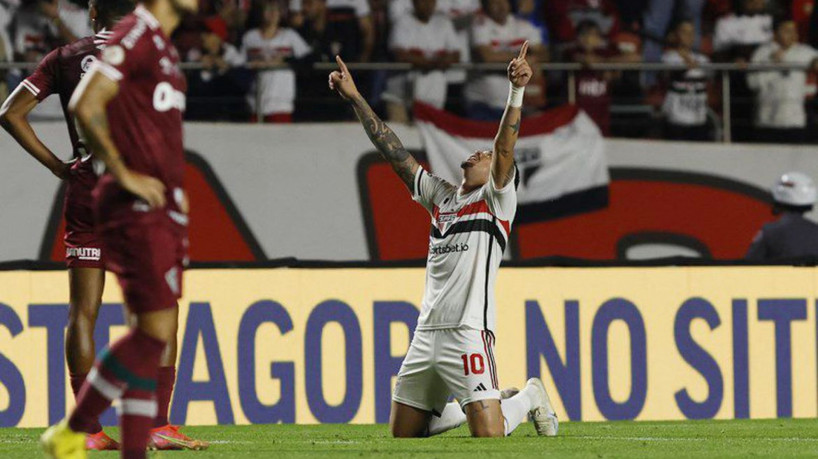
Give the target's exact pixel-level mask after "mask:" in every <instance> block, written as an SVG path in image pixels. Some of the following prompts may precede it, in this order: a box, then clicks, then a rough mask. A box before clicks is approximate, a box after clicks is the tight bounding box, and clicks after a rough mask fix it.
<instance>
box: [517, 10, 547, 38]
mask: <svg viewBox="0 0 818 459" xmlns="http://www.w3.org/2000/svg"><path fill="white" fill-rule="evenodd" d="M515 12H516V15H517V17H518V18H520V19H525V20H526V21H528V22H530V23H531V24H533V25H534V27H536V28H537V29H538V30H539V31H540V35H542V42H543V44H544V45H546V46H548V44H549V43H550V41H551V37H550V36H549V31H548V25H546V23H545V0H517V2H516V8H515Z"/></svg>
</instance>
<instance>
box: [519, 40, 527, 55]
mask: <svg viewBox="0 0 818 459" xmlns="http://www.w3.org/2000/svg"><path fill="white" fill-rule="evenodd" d="M526 54H528V40H526V41H525V43H523V47H522V48H520V55H519V56H518V58H519V59H525V55H526Z"/></svg>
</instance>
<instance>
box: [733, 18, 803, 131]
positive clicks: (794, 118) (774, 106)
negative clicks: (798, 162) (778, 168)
mask: <svg viewBox="0 0 818 459" xmlns="http://www.w3.org/2000/svg"><path fill="white" fill-rule="evenodd" d="M752 61H753V62H754V63H779V64H789V65H795V66H798V67H802V68H803V69H804V70H782V71H778V70H776V71H763V72H754V73H750V74H749V75H748V77H747V82H748V85H749V87H750V89H752V90H753V91H755V94H756V112H755V128H756V129H755V139H756V140H757V141H761V142H775V143H803V142H804V141H806V138H807V131H806V126H807V114H806V109H805V107H804V103H805V99H806V96H807V95H808V90H809V86H808V85H807V74H806V70H810V71H818V51H816V50H815V49H814V48H812V47H810V46H808V45H804V44H801V43H799V42H798V28H797V26H796V24H795V22H793V21H792V20H789V19H785V20H782V21H780V22H777V23H776V27H775V40H773V42H772V43H769V44H766V45H764V46H762V47H760V48H758V50H756V52H755V54H754V55H753V58H752Z"/></svg>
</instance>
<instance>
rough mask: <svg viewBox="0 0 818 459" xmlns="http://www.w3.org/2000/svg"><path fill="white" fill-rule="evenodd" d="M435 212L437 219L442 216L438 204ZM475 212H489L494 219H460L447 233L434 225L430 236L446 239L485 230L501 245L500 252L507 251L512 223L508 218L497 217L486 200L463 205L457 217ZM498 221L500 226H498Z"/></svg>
mask: <svg viewBox="0 0 818 459" xmlns="http://www.w3.org/2000/svg"><path fill="white" fill-rule="evenodd" d="M433 214H434V218H435V221H437V219H438V218H440V208H439V207H438V206H434V210H433ZM475 214H487V215H490V216H491V217H492V219H491V220H489V219H487V218H473V219H469V220H462V221H458V222H456V223H453V224H452V225H451V226H450V227H449V228H448V229H447V230H446V232H445V233H443V232H441V231H440V229H439V228H438V227H437V226H435V225H432V230H431V234H430V236H431V237H432V238H433V239H445V238H447V237H449V236H451V235H453V234H458V233H471V232H485V233H488V234H489V236H491V237H492V238H494V240H495V241H496V242H497V244H498V245H499V246H500V253H503V252H505V250H506V245H507V244H508V236H509V234H510V233H511V225H510V223H509V222H508V220H500V219H499V218H497V217H495V216H494V214H493V213H492V212H491V210H490V209H489V206H488V203H486V201H485V200H482V201H478V202H475V203H472V204H469V205H467V206H465V207H463V208H462V209H460V210H459V211H458V212H457V215H456V218H462V217H466V216H469V215H475ZM498 223H499V225H500V226H498Z"/></svg>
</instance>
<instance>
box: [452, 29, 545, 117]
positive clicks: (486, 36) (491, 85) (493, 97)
mask: <svg viewBox="0 0 818 459" xmlns="http://www.w3.org/2000/svg"><path fill="white" fill-rule="evenodd" d="M526 40H528V42H529V44H530V45H532V46H536V45H540V44H542V35H541V34H540V31H539V30H537V28H536V27H534V25H533V24H532V23H531V22H529V21H527V20H525V19H520V18H516V17H514V16H512V15H509V16H508V19H506V22H505V23H504V24H499V23H497V22H494V21H493V20H491V19H490V18H489V17H487V16H484V15H480V16H478V17H477V18H476V19H475V21H474V24H473V25H472V37H471V47H472V49H474V48H477V47H480V46H487V45H488V46H491V47H492V49H493V50H494V51H503V52H513V53H516V52H518V51H519V50H520V46H522V45H523V43H524V42H525V41H526ZM465 95H466V100H468V101H469V102H480V103H483V104H486V105H488V106H490V107H493V108H499V109H502V108H505V106H506V99H507V96H508V77H507V76H506V75H505V72H487V73H483V74H480V75H476V76H475V78H473V79H472V81H469V83H468V84H467V85H466V92H465Z"/></svg>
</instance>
